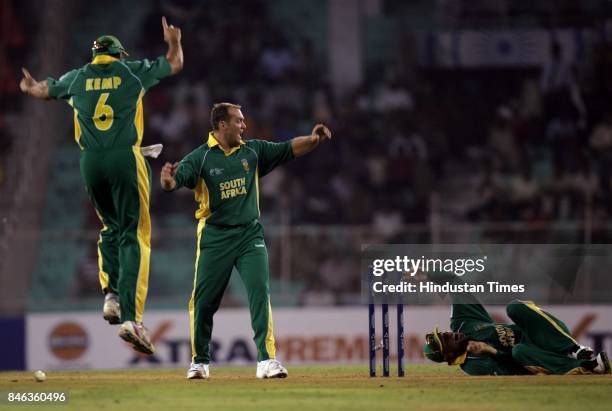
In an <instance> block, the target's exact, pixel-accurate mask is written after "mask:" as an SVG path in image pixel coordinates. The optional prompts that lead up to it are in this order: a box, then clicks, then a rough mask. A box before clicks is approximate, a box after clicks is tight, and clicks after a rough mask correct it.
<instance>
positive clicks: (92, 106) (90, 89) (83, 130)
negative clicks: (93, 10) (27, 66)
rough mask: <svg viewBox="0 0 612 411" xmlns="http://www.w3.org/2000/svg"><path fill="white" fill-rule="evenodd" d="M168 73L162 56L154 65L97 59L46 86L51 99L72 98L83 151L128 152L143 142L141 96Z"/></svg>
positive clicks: (70, 102) (78, 137)
mask: <svg viewBox="0 0 612 411" xmlns="http://www.w3.org/2000/svg"><path fill="white" fill-rule="evenodd" d="M170 74H171V69H170V64H169V63H168V60H167V59H166V58H165V57H163V56H162V57H159V58H158V59H157V60H155V61H153V62H151V61H149V60H138V61H123V60H119V59H116V58H114V57H112V56H107V55H98V56H96V57H95V58H94V59H93V61H92V62H91V63H90V64H86V65H85V66H83V67H81V68H79V69H75V70H72V71H69V72H68V73H66V74H64V75H63V76H62V77H60V79H59V80H55V79H53V78H49V79H47V84H48V87H49V96H51V97H53V98H55V99H63V100H68V104H70V105H71V106H72V108H73V109H74V136H75V140H76V142H77V144H78V145H79V147H81V149H85V150H87V149H95V150H99V149H116V148H130V147H133V146H136V147H138V146H140V144H141V142H142V137H143V133H144V120H143V107H142V97H143V96H144V94H145V92H146V91H147V90H149V89H150V88H151V87H153V86H154V85H156V84H157V83H158V82H159V80H160V79H162V78H164V77H166V76H169V75H170Z"/></svg>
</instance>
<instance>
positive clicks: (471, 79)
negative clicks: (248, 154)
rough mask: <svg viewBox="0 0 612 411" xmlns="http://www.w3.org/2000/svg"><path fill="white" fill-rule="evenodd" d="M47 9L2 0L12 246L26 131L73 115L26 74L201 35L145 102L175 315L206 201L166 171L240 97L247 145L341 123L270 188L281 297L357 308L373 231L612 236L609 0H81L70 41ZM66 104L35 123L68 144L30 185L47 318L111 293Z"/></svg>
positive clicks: (162, 289) (165, 301) (572, 239)
mask: <svg viewBox="0 0 612 411" xmlns="http://www.w3.org/2000/svg"><path fill="white" fill-rule="evenodd" d="M39 3H40V2H27V3H26V2H17V1H11V0H9V1H2V2H0V22H1V26H2V29H1V30H2V36H1V38H2V40H0V93H1V95H2V102H1V106H2V113H1V114H0V192H2V199H0V206H1V207H2V215H3V219H4V222H3V224H2V228H1V229H0V236H4V244H3V248H0V253H1V252H5V253H14V252H15V250H14V248H15V245H14V244H13V247H12V248H11V243H12V241H11V240H10V238H11V237H10V236H13V235H15V234H16V232H18V231H19V228H18V227H19V226H17V225H15V226H11V225H10V221H9V222H6V216H10V215H14V214H11V212H12V213H17V212H16V211H15V209H17V210H18V211H19V210H23V208H24V203H21V204H19V203H18V201H17V200H14V199H15V198H17V199H19V198H20V197H19V195H18V194H19V193H18V192H19V190H20V189H19V185H20V184H21V182H22V181H23V179H22V178H21V174H20V173H21V172H22V171H20V170H21V169H20V168H18V167H16V166H13V165H15V164H17V163H23V158H24V155H25V154H27V152H28V151H27V150H28V149H27V148H25V147H24V148H19V147H18V148H16V147H15V146H16V144H15V142H16V141H17V140H19V139H30V140H31V141H37V140H35V138H33V137H32V136H31V135H29V134H31V133H33V131H32V130H33V129H32V128H31V127H34V126H35V125H34V126H30V128H28V129H27V130H26V131H29V132H24V122H28V119H29V117H30V110H34V109H37V110H41V111H43V112H44V111H45V110H46V111H47V114H46V115H50V114H49V106H50V105H51V104H54V105H56V106H58V105H60V103H48V104H47V105H45V106H44V107H38V106H43V103H41V102H28V103H27V104H26V102H25V100H24V99H23V98H22V97H21V96H20V95H19V91H18V87H17V84H18V79H19V77H20V73H19V68H20V67H21V66H22V65H28V67H31V68H32V69H33V70H32V73H33V75H34V76H35V77H38V78H42V77H45V76H47V75H49V76H53V77H56V78H57V77H59V75H61V74H62V73H63V72H65V71H68V70H69V69H71V68H73V67H76V66H80V65H83V64H85V63H87V61H88V60H89V58H90V57H89V48H90V45H91V42H92V41H93V39H94V38H95V37H97V36H98V35H101V34H115V35H117V36H118V37H119V38H120V39H121V41H122V42H123V44H124V46H125V47H126V48H127V49H128V52H129V53H130V58H135V59H140V58H144V57H147V58H150V59H153V58H155V57H157V56H158V55H161V54H164V53H165V50H166V48H165V44H164V43H163V41H162V30H161V25H160V18H161V16H162V15H165V16H166V17H167V18H168V21H169V22H170V23H172V24H174V25H175V26H178V27H180V28H181V29H182V36H183V47H184V52H185V69H184V71H183V72H181V73H180V74H179V75H178V76H176V77H173V78H172V79H169V80H166V81H164V82H162V84H161V85H160V86H158V87H155V88H153V89H152V90H151V91H150V92H149V93H148V94H147V96H146V97H145V144H153V143H158V142H161V143H163V144H164V146H165V150H164V153H163V154H162V158H161V160H153V161H151V165H152V167H153V170H154V174H153V175H154V178H153V180H154V184H153V192H152V215H153V224H154V233H153V235H154V241H153V254H152V255H153V257H152V258H153V260H152V272H151V288H150V296H151V299H150V300H149V301H150V304H152V305H153V306H154V307H155V306H165V305H169V306H181V304H186V301H187V299H188V295H189V294H190V292H191V281H192V275H193V259H194V254H195V235H194V234H195V225H196V223H195V220H194V219H193V213H194V211H195V208H196V205H195V203H194V200H193V195H192V193H191V192H189V191H188V190H183V192H182V194H181V195H168V194H165V193H163V192H162V191H161V190H160V188H159V185H158V184H157V177H158V175H159V169H160V168H161V165H162V164H163V161H176V160H178V159H180V158H182V157H183V156H184V155H185V154H187V153H188V152H190V151H191V150H193V149H194V148H196V147H197V146H199V145H200V144H203V143H204V142H205V138H206V136H207V133H208V131H209V129H210V125H209V112H210V108H211V105H212V104H213V103H215V102H220V101H230V102H235V103H237V104H241V105H242V106H243V112H244V114H245V116H246V118H247V126H248V128H247V130H246V135H247V136H248V137H253V138H260V139H266V140H271V141H282V140H287V139H290V138H292V137H295V136H298V135H304V134H308V133H309V132H310V130H311V128H312V126H313V125H314V124H315V123H317V122H323V123H325V124H327V125H328V126H329V127H330V128H331V129H332V131H333V134H334V138H333V140H332V141H331V143H329V144H325V145H324V146H321V147H319V148H318V149H317V150H316V151H314V152H313V153H312V154H310V155H309V156H307V157H305V158H302V159H299V160H297V161H294V162H292V163H290V164H288V165H286V166H284V167H282V168H280V169H277V170H276V171H275V172H274V173H272V174H271V175H269V176H267V177H266V178H265V179H263V180H262V183H261V186H260V187H261V210H262V220H263V222H264V226H265V228H266V231H267V234H266V235H267V241H268V247H269V251H270V256H271V265H272V267H271V272H272V276H273V281H272V291H273V300H274V301H276V302H277V303H279V304H285V305H310V304H319V305H330V304H353V303H356V302H358V300H359V286H360V283H359V270H360V267H359V265H360V257H359V250H360V247H361V245H362V244H364V243H423V242H466V243H467V242H485V241H489V242H502V243H503V242H531V243H554V242H569V243H581V242H592V243H607V242H608V241H609V235H610V230H609V224H608V218H609V214H610V212H611V204H612V203H611V201H610V196H611V175H610V165H611V164H612V103H611V100H610V96H611V91H612V80H611V79H610V78H611V77H610V74H609V73H611V72H612V19H611V17H612V3H611V2H609V1H604V0H589V1H581V2H576V1H570V0H561V1H553V0H543V1H533V2H522V1H521V2H516V1H510V0H480V1H468V0H437V1H427V0H410V1H392V0H355V1H345V0H295V1H284V0H268V1H265V0H249V1H233V2H226V1H221V0H207V1H204V2H202V1H196V0H158V1H150V2H133V3H130V4H129V6H127V5H122V4H121V2H116V3H114V2H110V3H108V2H105V3H104V4H99V5H93V6H91V7H90V6H84V5H83V4H80V3H79V2H73V3H70V4H71V10H70V11H69V12H66V14H65V16H64V17H63V20H61V18H62V17H61V16H62V15H63V14H62V13H58V16H59V17H58V18H59V19H60V22H59V24H60V25H63V26H62V28H58V29H56V32H57V36H58V37H56V38H49V36H50V35H49V34H46V35H44V36H42V35H40V32H39V27H40V26H41V25H42V21H43V18H44V17H45V15H44V13H41V12H40V8H39V7H38V6H39V5H40V4H39ZM68 8H69V7H66V10H67V9H68ZM66 10H65V11H66ZM117 22H120V24H118V23H117ZM339 33H340V34H339ZM351 33H352V34H353V35H352V36H351ZM342 35H344V36H346V38H342ZM58 49H62V50H63V52H55V50H58ZM41 50H46V51H47V52H48V53H47V54H46V55H45V57H44V58H43V57H42V56H41V55H40V52H41ZM49 51H51V52H49ZM43 59H51V60H54V59H55V60H57V61H55V64H54V65H53V66H51V67H53V68H54V71H52V72H43V71H41V67H49V66H44V65H43V64H42V62H41V61H42V60H43ZM343 61H344V65H343ZM354 61H356V62H357V64H353V63H352V62H354ZM347 62H348V63H347ZM342 70H347V71H346V72H343V71H342ZM55 113H56V114H54V115H55V116H56V117H57V116H59V120H58V122H57V124H58V125H59V126H58V127H55V128H52V129H49V128H46V127H42V128H39V129H35V130H37V135H36V138H37V139H42V140H44V139H47V140H50V142H46V143H44V144H47V146H44V147H48V150H45V153H43V154H41V153H38V154H37V155H36V156H32V157H31V158H32V159H38V157H37V156H38V155H45V156H48V158H47V159H46V160H40V161H41V163H42V164H43V166H41V167H40V169H39V170H37V172H36V173H34V175H32V176H30V180H31V181H41V180H42V181H43V182H44V183H43V184H42V185H41V186H40V187H41V190H42V194H40V197H39V200H38V201H35V202H28V207H31V208H33V209H34V213H35V214H36V213H37V214H39V215H40V216H41V217H40V222H39V223H38V225H37V227H34V228H33V229H34V230H36V231H37V232H39V233H40V234H39V235H36V236H35V237H34V238H35V239H36V241H35V242H34V245H33V246H32V247H33V250H32V252H31V258H29V261H30V268H31V270H30V271H31V272H32V275H31V277H30V279H31V280H30V286H29V287H28V296H29V299H28V304H29V305H30V307H33V308H37V307H38V308H41V307H56V306H62V304H64V305H65V304H66V303H67V302H68V303H70V304H77V305H78V304H82V305H83V306H88V304H98V302H99V301H98V300H99V298H98V297H99V290H98V286H97V254H96V249H95V247H94V246H93V242H92V241H91V239H95V238H96V237H97V230H98V228H99V222H98V220H97V217H96V215H95V213H94V212H93V210H92V209H91V207H90V206H89V204H88V202H87V199H86V197H85V193H84V189H83V188H82V184H81V183H80V180H79V175H78V148H77V147H76V145H75V144H74V142H73V141H71V135H72V134H71V133H72V131H71V129H70V126H71V123H72V121H71V116H72V114H71V112H70V110H69V108H68V107H61V109H59V110H58V111H56V112H55ZM43 118H44V115H43ZM43 134H44V135H43ZM22 144H26V143H22ZM41 144H42V143H41ZM41 147H43V146H41ZM12 158H20V159H22V161H20V162H18V161H16V160H13V161H12V160H11V159H12ZM28 158H29V157H28ZM38 161H39V160H34V162H38ZM30 180H28V181H30ZM39 191H40V190H39ZM24 196H25V195H24ZM22 212H23V211H22ZM17 214H18V213H17ZM7 238H9V240H7ZM29 238H31V237H29ZM5 270H6V268H5ZM30 271H28V272H30ZM234 280H236V281H237V282H235V281H234ZM241 287H242V286H241V285H240V284H239V280H238V279H237V277H236V276H234V279H233V280H232V282H231V283H230V292H229V293H228V295H227V298H226V301H225V304H227V305H241V304H244V302H245V299H246V296H245V295H244V290H243V289H242V288H241ZM66 295H68V296H69V297H65V296H66ZM58 300H61V301H58ZM93 301H95V303H94V302H93Z"/></svg>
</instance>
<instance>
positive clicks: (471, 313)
mask: <svg viewBox="0 0 612 411" xmlns="http://www.w3.org/2000/svg"><path fill="white" fill-rule="evenodd" d="M452 297H453V305H452V312H451V322H450V328H451V330H452V332H440V331H439V330H438V328H437V327H436V328H435V329H434V331H433V332H431V333H429V334H427V335H426V336H425V345H424V346H423V351H424V353H425V356H426V357H427V358H429V359H430V360H432V361H435V362H447V363H448V365H459V366H460V367H461V369H462V370H463V371H464V372H465V373H466V374H469V375H524V374H561V375H563V374H610V373H611V371H610V363H609V362H608V357H607V355H606V353H604V352H600V353H599V354H597V355H595V352H594V351H593V350H592V349H591V348H589V347H584V346H581V345H580V344H578V342H576V340H575V339H574V338H573V337H572V336H571V333H570V331H569V329H568V328H567V326H566V325H565V324H564V323H563V321H561V320H559V319H558V318H556V317H555V316H553V315H552V314H550V313H549V312H546V311H544V310H543V309H541V308H540V307H538V306H537V305H535V304H534V303H533V302H531V301H519V300H515V301H512V302H511V303H510V304H508V305H507V306H506V313H507V314H508V317H509V318H510V319H511V320H512V321H513V322H514V323H513V324H498V323H496V322H495V321H494V320H493V319H492V318H491V316H490V315H489V313H488V312H487V310H485V308H484V307H483V306H482V304H480V302H479V301H478V299H477V298H476V297H474V296H473V295H467V296H466V295H459V296H458V297H456V296H455V295H454V294H453V296H452ZM459 302H461V304H460V303H459Z"/></svg>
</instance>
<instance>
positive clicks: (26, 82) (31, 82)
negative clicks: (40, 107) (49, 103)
mask: <svg viewBox="0 0 612 411" xmlns="http://www.w3.org/2000/svg"><path fill="white" fill-rule="evenodd" d="M21 71H22V72H23V78H22V79H21V81H20V82H19V88H20V89H21V91H22V92H24V93H26V94H29V95H30V96H33V97H36V98H40V99H44V100H49V99H50V98H51V97H50V96H49V87H48V86H47V80H43V81H36V80H35V79H34V77H32V75H31V74H30V72H29V71H28V70H26V69H25V68H23V67H22V68H21Z"/></svg>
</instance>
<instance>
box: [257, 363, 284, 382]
mask: <svg viewBox="0 0 612 411" xmlns="http://www.w3.org/2000/svg"><path fill="white" fill-rule="evenodd" d="M255 376H256V377H257V378H259V379H262V378H287V369H286V368H285V367H283V365H282V364H281V363H280V362H278V361H276V360H265V361H259V362H258V363H257V372H256V373H255Z"/></svg>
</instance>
